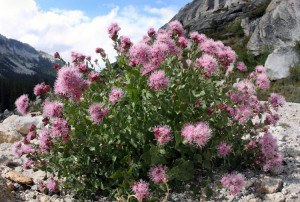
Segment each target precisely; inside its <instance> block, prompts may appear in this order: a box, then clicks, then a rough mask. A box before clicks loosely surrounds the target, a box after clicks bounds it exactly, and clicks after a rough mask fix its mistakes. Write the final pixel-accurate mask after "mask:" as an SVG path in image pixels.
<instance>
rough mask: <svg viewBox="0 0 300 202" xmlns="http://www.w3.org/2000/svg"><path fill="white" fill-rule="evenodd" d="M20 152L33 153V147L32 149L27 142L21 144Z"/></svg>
mask: <svg viewBox="0 0 300 202" xmlns="http://www.w3.org/2000/svg"><path fill="white" fill-rule="evenodd" d="M21 153H22V154H33V153H35V149H33V148H32V147H31V146H30V145H28V144H23V145H22V146H21Z"/></svg>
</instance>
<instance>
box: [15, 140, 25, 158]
mask: <svg viewBox="0 0 300 202" xmlns="http://www.w3.org/2000/svg"><path fill="white" fill-rule="evenodd" d="M21 147H22V143H21V142H15V143H14V144H13V145H12V153H13V155H14V156H16V157H18V158H20V157H21V156H22V154H23V153H22V150H21Z"/></svg>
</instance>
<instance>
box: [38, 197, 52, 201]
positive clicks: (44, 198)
mask: <svg viewBox="0 0 300 202" xmlns="http://www.w3.org/2000/svg"><path fill="white" fill-rule="evenodd" d="M40 202H51V200H50V198H49V196H40Z"/></svg>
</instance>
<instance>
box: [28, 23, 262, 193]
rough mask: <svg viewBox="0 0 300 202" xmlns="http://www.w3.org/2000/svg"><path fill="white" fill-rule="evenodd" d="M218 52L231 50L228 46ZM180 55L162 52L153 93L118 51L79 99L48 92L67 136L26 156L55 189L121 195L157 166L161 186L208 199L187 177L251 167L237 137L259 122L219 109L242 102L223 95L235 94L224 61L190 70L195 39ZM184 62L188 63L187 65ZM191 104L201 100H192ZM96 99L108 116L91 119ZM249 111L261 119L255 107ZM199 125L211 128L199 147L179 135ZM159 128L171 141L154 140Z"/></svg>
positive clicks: (232, 77)
mask: <svg viewBox="0 0 300 202" xmlns="http://www.w3.org/2000/svg"><path fill="white" fill-rule="evenodd" d="M237 27H238V26H236V25H234V26H233V28H234V29H236V28H237ZM177 39H178V38H176V37H174V39H172V40H175V41H176V40H177ZM153 40H154V39H153ZM115 43H116V44H115V47H117V46H118V44H117V42H116V41H115ZM226 51H229V54H233V55H234V54H235V53H234V52H231V51H230V49H226ZM181 53H182V54H181V55H180V57H179V55H176V54H168V55H167V57H166V58H164V60H163V62H162V63H161V65H160V67H159V69H160V70H163V71H164V72H165V73H166V75H167V77H168V79H169V84H168V86H167V87H166V88H164V89H160V90H153V89H151V88H150V87H149V77H148V76H149V75H141V70H140V68H141V67H140V66H137V67H132V66H130V65H129V61H130V58H129V57H128V56H127V55H122V54H120V55H118V57H117V58H116V59H117V61H116V64H115V65H111V63H110V62H109V60H108V59H107V58H105V57H104V58H103V60H104V62H105V65H106V68H105V69H104V70H102V71H101V72H100V78H101V79H100V80H101V82H99V81H98V82H92V83H91V84H90V85H89V87H88V88H87V90H85V92H84V94H83V96H82V99H81V100H80V102H77V101H74V100H68V99H65V98H64V97H60V96H59V95H53V94H51V95H50V97H48V98H47V99H48V100H57V101H61V102H62V103H63V108H64V109H63V118H64V119H66V120H67V122H68V124H69V125H70V126H71V132H70V134H69V135H70V139H69V141H67V142H62V141H59V140H54V141H53V145H51V146H52V148H51V151H50V153H49V154H47V153H46V154H44V153H38V154H34V155H35V156H34V157H32V156H31V157H32V158H36V159H37V161H43V162H46V164H42V165H41V168H42V169H44V170H46V171H47V172H49V173H52V174H53V175H57V177H58V178H59V179H60V180H61V181H62V188H64V190H66V191H69V192H73V193H75V194H76V196H77V197H79V198H81V199H85V198H93V196H95V195H96V194H101V195H110V196H112V197H113V196H116V195H118V196H123V195H129V192H130V189H131V186H132V185H133V183H134V182H136V181H137V180H138V179H144V180H147V181H150V180H149V170H150V169H151V168H152V167H153V166H157V165H160V164H162V165H165V166H167V167H168V170H167V176H168V180H167V184H168V185H170V186H171V187H172V189H174V190H176V191H183V190H184V188H185V186H184V185H185V183H189V184H191V186H192V187H198V188H197V189H196V188H195V190H197V192H200V191H204V192H205V193H206V195H207V197H210V196H211V195H212V189H211V188H210V187H209V186H208V184H205V186H204V187H201V186H200V187H199V185H198V184H197V182H195V181H194V178H195V174H196V173H205V175H204V176H203V178H204V179H205V181H207V182H208V181H209V180H210V179H211V176H212V170H213V169H215V168H218V169H219V170H220V172H225V171H227V170H233V169H235V170H237V169H242V168H244V167H246V166H249V165H252V163H253V160H254V152H249V150H247V149H245V144H246V143H248V142H249V139H245V138H244V137H245V136H246V135H248V134H252V133H254V131H256V130H257V131H260V130H261V129H262V128H263V126H264V125H263V124H259V125H254V123H253V122H252V121H251V120H250V118H249V120H247V121H245V122H239V119H238V118H234V117H233V115H232V114H230V113H229V112H228V111H227V107H232V110H234V109H235V110H237V109H236V107H237V105H242V104H243V102H242V101H241V103H235V102H233V101H232V100H231V99H230V96H229V93H242V92H237V89H236V87H235V86H234V84H235V83H236V76H235V74H234V73H230V71H227V68H228V65H229V64H227V66H226V65H225V64H222V62H224V58H219V59H220V61H221V60H223V61H222V62H220V61H219V59H216V62H217V66H216V68H217V70H216V71H215V72H213V73H212V75H210V76H209V75H207V74H206V73H207V72H205V71H206V70H205V71H204V68H202V67H196V63H197V62H195V61H196V60H197V59H199V58H200V57H201V56H202V55H203V52H201V51H200V49H199V47H198V44H196V43H195V42H193V43H192V45H191V47H188V48H181ZM214 57H217V56H214ZM228 58H229V57H228ZM228 58H227V59H228ZM187 60H190V61H192V62H193V65H195V66H191V65H188V62H187ZM225 60H226V59H225ZM224 67H225V68H224ZM90 71H91V69H90ZM234 72H236V69H234ZM84 76H85V77H88V75H84ZM150 77H151V76H150ZM247 82H248V81H247ZM253 86H254V84H253ZM115 87H117V88H120V89H122V91H123V92H124V95H123V97H122V99H120V100H119V101H118V102H117V103H114V104H112V103H111V102H110V101H109V94H110V92H111V91H112V89H113V88H115ZM256 88H258V87H257V86H256ZM253 90H254V89H253ZM247 96H249V95H248V94H246V95H245V96H244V97H243V99H245V97H247ZM253 97H255V95H254V94H253V96H252V97H251V98H253ZM199 101H200V102H201V104H197V103H198V102H199ZM99 102H100V103H102V104H103V105H104V106H108V107H109V114H108V115H107V116H106V117H104V119H103V121H102V122H101V123H100V124H95V123H94V122H93V120H92V118H91V116H90V114H89V107H90V106H91V105H92V104H93V103H99ZM221 106H225V108H222V107H221ZM257 113H259V116H260V117H261V114H260V113H263V111H259V112H257ZM199 122H202V123H205V124H207V125H208V126H209V129H210V133H211V134H210V135H211V138H210V139H209V140H208V141H207V142H206V143H205V144H204V145H203V146H197V145H196V143H193V144H192V143H190V142H189V140H188V139H186V138H184V137H183V135H182V129H183V128H184V127H185V126H186V124H195V123H199ZM162 125H167V126H168V127H170V128H171V135H172V140H171V141H170V142H167V143H165V144H159V142H158V141H157V139H156V136H155V133H154V128H155V127H156V126H162ZM49 127H50V128H51V127H52V126H51V122H50V125H49ZM199 130H200V129H199ZM201 130H202V128H201ZM193 134H194V133H193ZM200 138H201V137H200ZM223 141H224V142H226V143H227V144H230V148H231V152H230V154H228V155H226V156H224V157H222V156H220V155H219V154H218V150H217V147H218V145H219V144H220V142H223ZM149 183H150V187H151V190H152V191H154V192H155V193H159V192H160V191H161V189H162V188H161V186H157V185H155V184H154V183H153V182H151V181H150V182H149ZM116 193H117V194H116Z"/></svg>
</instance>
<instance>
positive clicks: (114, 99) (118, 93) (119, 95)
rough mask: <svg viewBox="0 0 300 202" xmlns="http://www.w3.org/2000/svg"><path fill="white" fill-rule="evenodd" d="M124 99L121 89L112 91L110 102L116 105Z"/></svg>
mask: <svg viewBox="0 0 300 202" xmlns="http://www.w3.org/2000/svg"><path fill="white" fill-rule="evenodd" d="M122 97H123V91H122V90H121V89H120V88H114V89H112V91H111V93H110V94H109V102H110V103H112V104H115V103H116V102H118V101H119V100H120V99H121V98H122Z"/></svg>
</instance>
